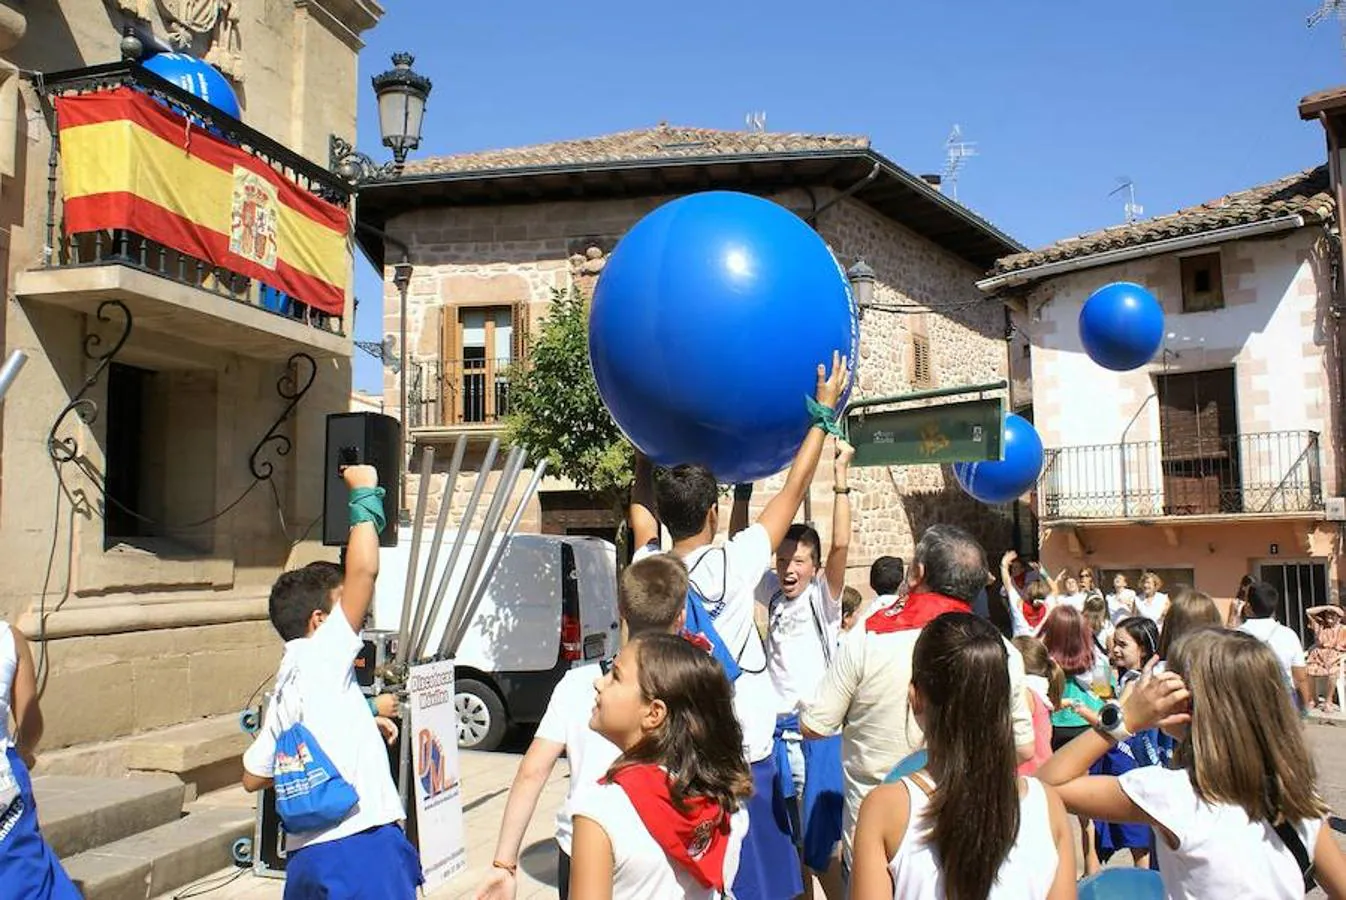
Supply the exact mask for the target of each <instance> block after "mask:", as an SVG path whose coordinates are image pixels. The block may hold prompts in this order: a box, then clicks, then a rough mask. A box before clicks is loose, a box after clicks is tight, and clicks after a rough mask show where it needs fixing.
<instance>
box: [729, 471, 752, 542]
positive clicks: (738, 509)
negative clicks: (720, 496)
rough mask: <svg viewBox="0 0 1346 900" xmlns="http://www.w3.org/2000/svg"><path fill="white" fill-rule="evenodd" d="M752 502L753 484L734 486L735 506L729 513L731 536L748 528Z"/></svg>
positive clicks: (745, 483) (748, 482)
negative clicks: (749, 505) (749, 506)
mask: <svg viewBox="0 0 1346 900" xmlns="http://www.w3.org/2000/svg"><path fill="white" fill-rule="evenodd" d="M750 500H752V482H751V481H747V482H744V483H743V484H736V485H734V505H733V507H732V508H731V509H730V511H729V536H730V537H733V536H734V535H736V534H738V533H739V532H740V531H742V530H743V529H745V528H747V527H748V502H749V501H750Z"/></svg>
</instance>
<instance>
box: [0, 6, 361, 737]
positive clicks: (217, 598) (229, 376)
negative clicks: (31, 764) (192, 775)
mask: <svg viewBox="0 0 1346 900" xmlns="http://www.w3.org/2000/svg"><path fill="white" fill-rule="evenodd" d="M9 6H10V7H11V9H12V8H13V5H12V4H10V5H9ZM17 9H18V10H19V11H20V12H22V13H24V14H25V15H26V18H25V21H24V25H23V29H22V34H21V35H20V37H19V38H18V39H17V40H15V39H14V37H13V32H14V29H13V26H12V23H10V24H9V25H7V26H6V27H8V28H9V29H10V30H9V32H8V33H7V36H5V37H4V38H3V40H0V88H2V90H0V287H3V288H4V292H5V299H6V300H7V301H8V302H7V303H6V312H5V315H4V316H3V317H0V342H2V343H3V349H4V353H5V354H6V355H7V354H8V353H9V352H10V351H12V350H14V349H22V350H24V351H25V352H26V353H27V354H28V356H29V361H28V363H27V365H26V366H25V368H24V369H23V371H22V374H21V376H20V378H19V380H18V381H17V382H16V384H15V386H14V389H13V390H12V391H11V393H10V394H9V395H8V396H7V398H6V401H5V404H4V406H3V408H0V467H2V468H0V475H2V476H3V480H2V481H0V534H3V535H4V538H5V540H4V542H3V545H0V566H3V567H4V568H5V570H6V572H7V575H6V578H5V579H4V580H3V582H0V618H3V619H7V620H8V621H10V622H12V623H15V624H16V625H18V626H19V627H20V628H21V629H22V630H23V631H25V632H26V633H27V634H28V635H29V636H30V637H34V638H39V639H41V640H40V641H39V642H38V643H37V645H36V646H35V653H36V654H37V655H38V659H39V665H40V668H41V670H42V676H43V685H44V692H43V705H44V711H45V714H46V719H47V733H46V737H45V738H44V741H43V743H44V746H45V747H47V748H54V747H60V746H64V745H68V744H72V743H76V742H81V741H90V740H103V739H108V738H113V737H117V736H120V735H125V734H128V733H133V732H138V731H143V730H146V729H150V728H155V727H158V726H162V725H168V724H173V723H175V722H181V721H184V720H188V719H192V718H197V717H200V716H205V715H212V714H223V713H232V712H234V711H236V710H237V709H238V708H239V707H240V706H241V705H242V704H243V702H244V701H245V700H247V699H248V697H249V695H250V694H252V692H253V691H254V689H255V688H256V687H257V685H258V683H259V682H261V681H262V680H263V678H265V677H267V676H269V675H270V674H271V673H273V672H274V671H275V665H276V662H277V661H278V659H279V656H280V651H281V642H280V641H279V639H278V638H277V637H276V636H275V633H274V631H273V630H272V628H271V626H270V623H269V622H268V621H267V619H266V595H267V592H268V590H269V587H270V584H271V583H272V581H274V579H275V577H276V575H277V574H278V573H279V572H280V571H281V570H282V569H283V568H284V567H285V566H286V565H287V564H289V563H291V562H292V561H295V560H298V561H306V560H307V559H311V558H314V557H318V556H329V557H332V556H334V555H335V553H334V551H329V550H327V549H325V548H323V547H321V546H320V545H319V544H318V543H317V540H318V539H319V538H320V529H318V528H317V527H316V526H317V524H318V523H317V521H316V520H317V517H318V516H319V515H320V514H321V512H322V486H323V473H322V471H321V468H320V460H321V459H322V455H323V451H324V444H325V432H326V428H325V418H326V414H327V413H329V412H336V411H344V410H345V409H346V408H347V406H348V405H349V397H350V377H351V376H350V360H349V356H348V355H346V356H341V355H338V356H336V357H333V356H331V355H328V356H326V357H324V356H323V354H322V353H315V355H317V356H318V357H319V362H318V371H317V373H316V377H315V380H314V384H313V387H312V389H311V390H310V391H309V392H308V393H307V395H306V396H305V397H304V399H303V400H302V402H301V403H300V404H299V406H298V407H297V408H296V409H295V410H294V414H293V416H292V417H291V418H290V419H289V421H288V422H287V423H286V424H285V425H284V426H283V427H281V428H280V429H279V434H281V435H283V436H284V437H286V438H287V439H288V440H289V441H290V442H291V448H290V453H289V454H288V455H283V456H282V455H278V454H277V453H276V452H275V450H276V449H277V445H276V444H274V443H273V444H271V445H270V449H269V450H268V451H266V452H265V453H263V454H262V456H261V459H262V460H266V461H268V462H269V463H270V464H271V465H273V466H274V467H275V477H274V478H273V479H272V480H271V481H269V482H265V481H264V482H257V483H256V484H255V486H254V487H253V488H252V489H251V490H248V489H249V486H250V485H253V484H254V479H253V476H252V473H251V471H250V460H249V456H250V454H251V453H252V451H253V448H254V447H255V446H256V445H257V443H258V442H259V441H260V440H261V439H262V438H263V437H264V436H265V435H266V434H267V433H268V429H269V428H270V427H271V426H272V424H273V422H275V421H276V419H277V418H278V417H280V415H281V414H282V412H283V411H284V410H285V408H286V404H287V401H286V400H285V399H284V398H283V397H281V396H280V395H279V394H278V393H277V390H276V384H277V381H278V380H279V379H280V378H281V377H282V376H283V375H284V374H285V373H286V356H287V355H288V354H281V355H279V356H278V357H277V358H275V359H269V358H261V357H257V356H252V355H244V354H241V353H235V352H229V351H226V350H223V349H220V346H219V345H218V343H216V344H214V345H213V346H207V344H211V343H212V341H211V340H208V339H205V338H204V336H203V335H199V334H194V333H192V330H191V328H190V327H189V328H185V329H181V330H179V331H178V332H176V333H174V334H172V335H168V334H166V333H164V332H163V331H162V330H160V331H155V330H152V329H151V328H149V327H146V318H147V317H146V318H142V319H141V321H140V323H139V324H138V325H137V326H136V327H135V328H133V330H132V333H131V337H130V339H129V341H128V342H127V344H126V346H125V347H124V348H123V350H122V351H121V352H120V353H119V354H118V355H117V357H116V359H117V361H118V362H123V363H126V364H129V365H134V366H138V367H142V368H145V369H149V370H152V371H154V372H156V373H157V374H156V376H155V377H156V378H157V379H159V384H160V387H159V388H157V389H156V390H157V391H158V393H156V394H155V400H154V402H153V404H151V407H150V409H149V410H148V411H147V416H148V418H147V423H148V424H149V425H151V426H153V425H154V424H155V423H158V424H159V425H161V426H162V427H161V428H160V429H159V433H160V439H159V440H158V441H156V442H151V443H150V444H148V445H147V446H146V447H145V451H144V454H143V456H144V458H143V459H142V460H141V461H140V465H141V470H142V473H143V474H145V475H146V477H147V478H149V479H150V480H152V481H153V482H155V483H156V484H157V488H155V489H147V490H146V491H145V492H143V494H142V500H143V502H144V504H145V507H146V508H145V509H143V510H136V511H137V512H142V513H147V514H149V515H150V517H151V518H153V519H155V520H156V521H158V522H161V523H163V522H167V523H169V524H170V525H171V526H172V527H171V528H168V529H165V531H166V532H171V533H165V534H163V535H160V536H158V537H155V538H149V539H143V540H140V539H137V540H133V541H129V542H110V541H108V540H107V538H108V535H107V534H106V533H105V528H104V506H105V501H104V500H103V495H102V487H101V485H102V482H103V480H104V479H105V478H106V470H107V452H108V446H107V445H108V437H107V427H108V422H109V414H108V412H107V410H108V398H107V390H108V375H107V373H106V372H105V373H103V374H102V376H101V377H100V378H99V379H98V381H97V382H96V383H95V384H94V385H93V386H92V388H91V389H90V390H89V391H88V393H87V394H86V396H87V398H88V399H89V400H90V401H92V402H93V404H95V405H96V406H97V408H98V409H99V410H100V411H101V414H100V415H99V416H97V417H95V418H93V420H92V421H91V422H88V423H85V422H81V421H80V420H79V419H78V418H77V417H75V416H70V417H68V418H67V419H66V421H65V425H64V426H63V428H62V429H61V431H60V433H59V435H58V436H60V437H68V438H71V439H73V440H75V441H76V442H77V444H78V447H79V450H80V460H79V462H78V464H75V463H70V464H67V465H65V466H62V467H61V471H60V476H59V481H58V476H57V472H56V469H55V467H54V466H53V464H52V461H51V458H50V457H49V455H48V452H47V436H48V432H49V430H50V429H51V428H52V425H53V423H54V422H55V421H56V419H57V417H58V415H59V414H60V413H61V411H62V409H63V408H64V407H65V406H66V405H67V403H69V402H70V401H71V399H72V397H73V396H74V395H75V394H76V392H78V391H79V390H80V388H81V386H82V385H83V384H84V382H85V379H86V378H88V377H89V376H91V375H92V374H93V373H94V371H95V363H94V362H92V361H91V360H89V359H88V358H86V356H85V355H84V353H83V349H84V347H85V342H86V341H87V340H88V339H89V337H90V336H91V335H94V334H98V335H100V336H101V337H102V338H103V339H104V341H107V340H110V339H111V338H112V337H114V336H115V334H116V333H117V332H118V330H119V321H118V320H117V318H116V314H115V313H114V314H113V321H112V322H109V323H103V324H100V323H98V322H97V321H96V320H94V319H93V317H92V316H88V315H84V314H81V313H78V312H75V311H73V310H70V309H65V308H59V307H56V306H53V305H49V304H46V303H40V302H35V301H32V300H27V299H23V300H19V299H16V297H15V293H14V291H15V283H16V278H17V276H18V275H19V274H20V273H23V272H25V271H27V270H30V269H33V268H37V267H38V266H40V265H41V264H42V261H43V259H44V257H45V255H46V252H45V250H44V244H45V242H46V223H47V220H48V209H47V187H48V185H47V177H48V169H47V159H48V155H49V152H50V147H51V140H50V135H49V134H48V132H47V125H46V122H45V121H44V119H43V116H42V112H41V107H40V104H39V102H38V98H37V96H36V95H35V94H34V92H33V90H32V86H31V85H30V84H27V83H24V82H21V81H20V80H19V79H18V78H17V77H15V76H12V75H10V77H6V75H7V73H10V71H11V69H10V67H11V66H18V67H21V68H23V69H28V70H36V71H47V72H50V71H57V70H61V69H70V68H77V67H81V66H86V65H94V64H99V63H107V62H115V61H116V60H117V59H119V50H118V44H119V42H120V40H121V25H122V23H123V22H126V21H131V20H139V21H141V22H143V23H147V24H148V25H149V26H150V27H152V28H153V30H154V31H155V33H156V34H158V35H161V36H162V35H165V34H167V23H165V21H164V20H163V19H162V17H161V16H162V9H161V7H160V6H159V5H158V4H155V3H153V2H150V0H115V2H113V0H107V2H103V0H62V2H59V3H49V4H41V3H27V4H20V5H18V7H17ZM234 9H235V10H236V11H237V12H238V15H239V19H238V21H237V22H235V23H233V24H234V25H236V36H237V38H238V40H237V41H236V42H235V43H231V44H230V48H232V49H229V53H236V54H237V59H233V61H232V62H231V59H232V57H229V56H228V55H227V54H225V53H224V50H225V48H223V47H220V48H218V49H219V50H220V52H218V53H213V50H214V49H215V48H214V47H213V44H214V41H213V40H212V38H211V37H209V36H203V37H200V38H198V39H197V40H196V41H195V42H194V43H193V45H192V47H191V48H190V49H191V52H194V53H196V54H198V55H204V54H212V53H213V55H210V56H207V58H210V59H213V60H216V61H218V62H219V63H220V65H221V67H222V68H224V69H225V71H226V72H229V71H232V72H233V74H234V75H236V76H241V80H240V81H238V83H237V92H238V95H239V100H240V104H241V105H242V107H243V116H242V118H243V120H244V121H245V122H246V123H247V124H249V125H251V126H253V127H255V128H257V129H258V130H260V131H263V132H265V133H267V134H269V135H271V136H272V137H274V138H276V139H277V140H278V141H280V142H282V143H285V144H287V145H289V146H292V147H293V148H295V149H296V150H298V152H300V153H302V154H304V155H306V156H308V157H310V158H312V159H316V160H320V161H322V162H323V163H324V164H325V162H326V153H327V135H328V133H330V132H337V133H340V134H343V135H346V136H347V137H350V136H353V132H354V120H355V106H356V103H355V96H356V87H357V86H356V78H355V76H356V50H357V49H358V46H359V40H358V33H359V32H360V31H363V30H366V29H368V28H369V27H372V25H373V24H374V22H375V21H377V13H378V7H377V6H376V5H374V6H371V5H370V4H368V3H366V2H365V0H342V2H339V3H338V2H335V0H314V2H303V3H255V4H254V3H248V4H239V3H235V4H234ZM334 13H335V15H334ZM6 21H8V20H6ZM10 104H12V108H11V107H10ZM85 271H88V272H90V273H93V272H94V271H95V270H92V269H90V270H85ZM90 277H92V275H91V276H90ZM177 289H179V290H181V291H184V292H191V291H192V290H193V289H191V288H187V287H179V288H177ZM208 325H209V322H208V321H207V320H206V319H204V318H203V319H202V321H201V327H207V326H208ZM107 346H108V344H107V343H104V344H102V345H100V348H99V349H105V348H106V347H107ZM348 353H349V350H347V354H348ZM245 491H246V492H247V493H246V495H244V492H245ZM240 496H242V499H241V500H239V498H240ZM235 500H239V502H238V503H237V504H236V505H234V506H232V507H230V508H229V509H228V510H227V511H224V510H225V509H226V507H229V505H230V504H231V503H233V502H234V501H235ZM222 511H223V512H222ZM213 513H220V515H219V516H218V518H216V519H214V520H213V521H211V522H209V523H207V524H203V525H200V526H195V525H193V524H192V523H193V522H194V521H195V520H198V519H203V518H207V517H209V516H211V515H212V514H213ZM49 560H50V565H49Z"/></svg>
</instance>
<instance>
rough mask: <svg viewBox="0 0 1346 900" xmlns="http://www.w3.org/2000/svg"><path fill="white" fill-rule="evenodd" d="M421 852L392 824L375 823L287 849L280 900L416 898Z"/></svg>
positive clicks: (408, 899)
mask: <svg viewBox="0 0 1346 900" xmlns="http://www.w3.org/2000/svg"><path fill="white" fill-rule="evenodd" d="M424 880H425V879H424V877H423V876H422V875H421V858H420V854H418V853H417V852H416V848H415V847H413V846H411V842H410V841H408V840H407V836H406V835H405V834H404V833H403V832H402V829H401V828H399V827H398V826H397V825H379V826H377V827H375V828H368V829H366V830H364V831H361V832H357V833H356V834H352V835H348V836H347V837H344V838H337V839H336V840H335V841H324V842H323V843H321V844H309V845H308V846H307V847H301V848H300V849H298V850H295V851H294V852H293V853H291V854H289V860H288V862H287V863H286V865H285V900H416V888H418V887H420V885H421V884H422V883H423V882H424Z"/></svg>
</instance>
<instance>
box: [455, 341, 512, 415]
mask: <svg viewBox="0 0 1346 900" xmlns="http://www.w3.org/2000/svg"><path fill="white" fill-rule="evenodd" d="M441 365H442V372H443V380H442V381H441V384H442V386H443V387H442V390H441V392H440V397H441V408H442V409H443V411H444V424H445V425H493V424H497V423H499V422H501V421H502V420H503V419H504V418H505V416H507V415H509V376H510V366H511V365H512V360H511V359H509V358H508V357H503V358H489V357H483V358H480V359H447V360H444V361H443V362H442V364H441Z"/></svg>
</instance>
